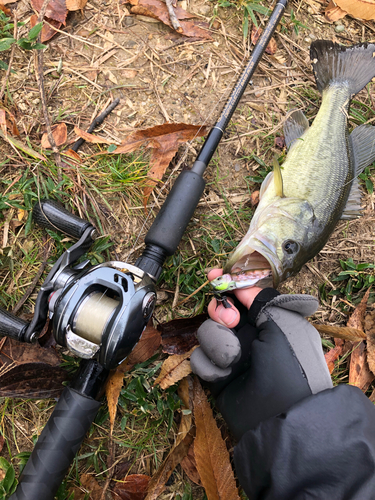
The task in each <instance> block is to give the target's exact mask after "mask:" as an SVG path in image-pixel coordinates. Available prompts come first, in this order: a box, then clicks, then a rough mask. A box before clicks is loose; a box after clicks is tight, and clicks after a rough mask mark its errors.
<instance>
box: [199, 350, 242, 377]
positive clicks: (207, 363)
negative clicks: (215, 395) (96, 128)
mask: <svg viewBox="0 0 375 500" xmlns="http://www.w3.org/2000/svg"><path fill="white" fill-rule="evenodd" d="M190 365H191V369H192V371H193V373H195V374H196V375H198V377H200V378H201V379H203V380H205V381H206V382H217V381H218V380H221V379H224V378H226V377H228V375H230V373H231V371H232V369H231V368H225V369H223V368H220V367H219V366H216V365H214V364H213V363H212V361H211V360H210V359H209V358H208V357H207V356H206V354H205V353H204V352H203V349H201V348H200V347H198V348H197V349H195V351H194V352H193V354H192V355H191V357H190Z"/></svg>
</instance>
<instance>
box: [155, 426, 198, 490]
mask: <svg viewBox="0 0 375 500" xmlns="http://www.w3.org/2000/svg"><path fill="white" fill-rule="evenodd" d="M194 431H195V429H194V428H192V429H190V431H189V432H188V434H187V435H186V436H185V438H184V439H183V440H182V441H181V442H180V443H179V444H178V445H177V446H174V447H173V448H172V450H171V451H170V452H169V454H168V456H167V458H166V459H165V460H164V462H163V463H162V465H161V466H160V467H159V469H158V470H157V472H156V473H155V474H154V475H153V476H152V478H151V481H150V484H149V486H148V494H147V497H146V498H145V500H156V499H157V498H159V496H160V494H161V493H162V492H163V491H164V489H165V483H166V482H167V481H168V479H169V477H170V476H171V474H172V472H173V471H174V469H175V468H176V466H177V465H178V464H179V463H180V462H181V460H182V459H183V458H184V457H185V456H186V455H187V453H188V451H189V448H190V445H191V443H192V442H193V440H194V434H195V432H194Z"/></svg>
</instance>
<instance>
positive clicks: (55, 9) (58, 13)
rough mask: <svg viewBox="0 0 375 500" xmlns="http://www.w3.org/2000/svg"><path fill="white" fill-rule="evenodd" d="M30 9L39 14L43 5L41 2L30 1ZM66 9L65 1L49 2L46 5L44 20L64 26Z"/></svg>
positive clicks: (36, 0)
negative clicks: (50, 20)
mask: <svg viewBox="0 0 375 500" xmlns="http://www.w3.org/2000/svg"><path fill="white" fill-rule="evenodd" d="M30 2H31V5H32V7H33V8H34V9H35V10H36V11H37V12H40V9H41V8H42V5H43V0H30ZM67 14H68V9H67V8H66V5H65V0H51V1H50V2H49V4H48V7H47V10H46V13H45V18H46V17H48V18H50V19H53V20H55V21H58V22H60V23H62V24H65V20H66V16H67Z"/></svg>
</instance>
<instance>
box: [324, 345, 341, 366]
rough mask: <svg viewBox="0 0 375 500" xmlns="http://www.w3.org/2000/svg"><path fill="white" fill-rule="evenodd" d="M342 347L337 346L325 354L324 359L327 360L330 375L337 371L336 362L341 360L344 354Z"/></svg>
mask: <svg viewBox="0 0 375 500" xmlns="http://www.w3.org/2000/svg"><path fill="white" fill-rule="evenodd" d="M342 348H343V346H342V345H337V346H335V347H333V348H332V349H330V350H329V351H328V352H327V353H325V355H324V358H325V360H326V363H327V366H328V370H329V373H332V372H333V370H334V369H335V361H337V360H338V359H339V357H340V356H341V354H342Z"/></svg>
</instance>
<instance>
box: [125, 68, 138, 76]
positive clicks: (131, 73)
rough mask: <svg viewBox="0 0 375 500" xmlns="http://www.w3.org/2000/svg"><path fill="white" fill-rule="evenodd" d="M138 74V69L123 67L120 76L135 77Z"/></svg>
mask: <svg viewBox="0 0 375 500" xmlns="http://www.w3.org/2000/svg"><path fill="white" fill-rule="evenodd" d="M137 75H138V71H137V70H136V69H124V70H123V71H121V76H122V77H124V78H135V77H136V76H137Z"/></svg>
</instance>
